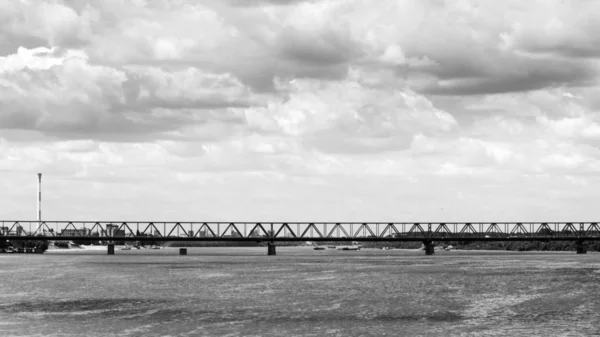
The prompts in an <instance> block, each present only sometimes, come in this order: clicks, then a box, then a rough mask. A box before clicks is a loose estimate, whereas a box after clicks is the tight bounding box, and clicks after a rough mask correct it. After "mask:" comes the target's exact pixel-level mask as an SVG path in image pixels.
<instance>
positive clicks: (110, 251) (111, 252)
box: [107, 243, 115, 255]
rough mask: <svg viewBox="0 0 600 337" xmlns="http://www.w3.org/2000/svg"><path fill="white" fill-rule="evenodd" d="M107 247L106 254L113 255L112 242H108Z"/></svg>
mask: <svg viewBox="0 0 600 337" xmlns="http://www.w3.org/2000/svg"><path fill="white" fill-rule="evenodd" d="M107 249H108V250H107V253H108V255H115V245H114V244H112V243H110V244H108V246H107Z"/></svg>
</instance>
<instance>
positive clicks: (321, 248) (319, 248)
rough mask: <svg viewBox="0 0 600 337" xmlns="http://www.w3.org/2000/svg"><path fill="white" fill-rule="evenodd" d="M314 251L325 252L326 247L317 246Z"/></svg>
mask: <svg viewBox="0 0 600 337" xmlns="http://www.w3.org/2000/svg"><path fill="white" fill-rule="evenodd" d="M313 249H314V250H325V247H319V246H316V247H314V248H313Z"/></svg>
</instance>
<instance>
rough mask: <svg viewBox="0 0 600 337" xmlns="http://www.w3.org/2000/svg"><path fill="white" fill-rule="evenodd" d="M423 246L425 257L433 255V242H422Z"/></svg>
mask: <svg viewBox="0 0 600 337" xmlns="http://www.w3.org/2000/svg"><path fill="white" fill-rule="evenodd" d="M423 245H424V246H425V255H434V254H435V250H434V248H433V242H431V241H423Z"/></svg>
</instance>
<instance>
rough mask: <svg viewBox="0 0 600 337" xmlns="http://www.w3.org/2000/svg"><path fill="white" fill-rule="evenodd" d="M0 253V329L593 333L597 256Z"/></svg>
mask: <svg viewBox="0 0 600 337" xmlns="http://www.w3.org/2000/svg"><path fill="white" fill-rule="evenodd" d="M105 254H106V252H100V251H86V252H78V251H69V252H64V253H63V252H50V253H46V254H43V255H35V254H4V255H0V299H1V301H0V335H2V336H113V335H118V336H386V335H387V336H508V335H510V336H593V335H600V324H599V323H598V322H600V254H597V253H588V254H586V255H576V254H575V253H573V252H565V253H563V252H561V253H547V252H544V253H536V252H523V253H516V252H482V251H471V252H466V251H453V252H436V255H434V256H425V255H424V253H423V252H422V251H411V250H388V251H381V250H361V251H334V250H325V251H314V250H312V249H310V248H304V247H277V254H278V255H277V256H266V248H264V247H262V248H260V247H257V248H190V249H188V255H187V256H179V255H177V250H176V249H164V250H144V251H142V250H132V251H117V252H116V255H114V256H107V255H105Z"/></svg>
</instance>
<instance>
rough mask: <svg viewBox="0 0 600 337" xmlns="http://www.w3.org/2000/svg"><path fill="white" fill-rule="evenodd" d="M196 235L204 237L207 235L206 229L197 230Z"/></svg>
mask: <svg viewBox="0 0 600 337" xmlns="http://www.w3.org/2000/svg"><path fill="white" fill-rule="evenodd" d="M198 236H199V237H201V238H205V237H206V236H207V235H206V231H205V230H204V231H199V232H198Z"/></svg>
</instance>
